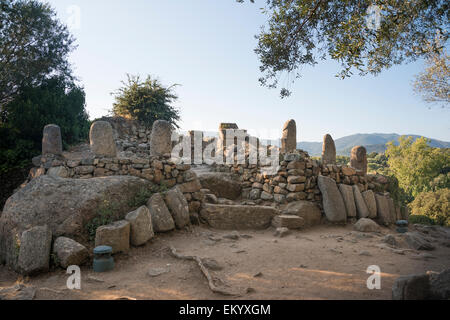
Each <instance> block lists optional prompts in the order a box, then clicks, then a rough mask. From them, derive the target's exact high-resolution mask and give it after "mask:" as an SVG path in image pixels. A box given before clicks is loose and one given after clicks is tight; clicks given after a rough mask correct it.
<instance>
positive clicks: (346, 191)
mask: <svg viewBox="0 0 450 320" xmlns="http://www.w3.org/2000/svg"><path fill="white" fill-rule="evenodd" d="M339 191H340V192H341V195H342V199H343V200H344V204H345V208H346V209H347V217H348V218H356V205H355V196H354V195H353V188H352V186H349V185H347V184H343V183H341V184H340V185H339Z"/></svg>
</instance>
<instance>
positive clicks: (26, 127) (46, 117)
mask: <svg viewBox="0 0 450 320" xmlns="http://www.w3.org/2000/svg"><path fill="white" fill-rule="evenodd" d="M4 108H5V110H6V112H8V115H9V116H8V121H7V122H3V123H0V136H1V137H2V139H0V164H1V165H0V173H2V172H7V171H9V170H11V169H14V168H17V167H22V166H23V165H25V164H27V163H29V162H30V160H31V157H33V156H35V155H38V154H40V151H41V142H42V130H43V128H44V126H45V125H47V124H50V123H54V124H57V125H59V126H60V128H61V135H62V140H63V143H64V146H65V147H67V146H68V145H71V144H75V143H78V142H80V141H83V140H86V139H87V137H88V133H89V126H90V122H89V117H88V114H87V113H86V109H85V94H84V91H83V88H81V87H79V86H77V85H76V84H74V83H73V82H72V81H68V80H67V79H64V78H62V77H54V78H51V79H47V80H45V81H44V82H43V83H42V84H41V85H40V86H39V87H24V88H22V90H21V93H20V94H19V95H18V96H17V97H16V98H15V99H14V100H13V101H11V102H9V103H8V104H7V105H6V106H5V107H4Z"/></svg>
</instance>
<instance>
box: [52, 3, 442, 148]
mask: <svg viewBox="0 0 450 320" xmlns="http://www.w3.org/2000/svg"><path fill="white" fill-rule="evenodd" d="M49 2H50V4H51V5H52V6H53V7H54V8H55V9H56V10H57V12H58V16H59V17H60V19H61V20H63V21H69V20H68V19H69V18H70V16H71V14H70V12H74V11H70V10H69V8H70V7H71V6H73V5H75V6H77V7H78V8H79V9H80V25H79V27H78V28H75V29H72V32H73V34H74V35H75V37H76V38H77V42H76V43H77V45H78V48H77V49H76V51H74V53H73V54H72V55H71V61H72V62H73V64H74V69H75V74H76V75H77V76H78V77H79V78H80V80H81V83H82V84H83V86H84V87H85V90H86V98H87V109H88V111H89V114H90V115H91V118H96V117H99V116H102V115H106V114H107V111H108V110H109V109H111V106H112V102H113V97H112V96H111V95H110V93H111V92H112V91H114V90H116V89H117V88H118V87H120V85H121V81H122V80H124V79H125V78H126V76H125V74H126V73H131V74H140V75H141V76H145V75H147V74H151V75H153V76H157V77H158V78H159V79H160V80H161V81H162V82H163V83H164V84H167V85H169V84H174V83H179V84H181V85H182V86H180V87H178V88H177V89H176V93H177V94H178V95H179V100H178V102H177V103H176V106H177V107H178V108H179V109H180V110H181V117H182V122H181V123H180V125H181V127H182V129H183V130H190V129H197V130H208V131H214V130H217V127H218V124H219V123H220V122H236V123H237V124H238V126H239V127H240V128H245V129H248V130H251V131H252V132H255V133H259V135H260V136H263V137H268V138H275V137H276V136H279V135H280V134H281V128H282V126H283V124H284V122H285V121H286V120H288V119H291V118H292V119H295V120H296V122H297V132H298V140H299V141H321V140H322V137H323V135H324V134H325V133H330V134H331V135H332V136H333V137H334V138H340V137H343V136H346V135H350V134H354V133H374V132H383V133H394V132H395V133H399V134H408V133H411V134H418V135H423V136H427V137H430V138H435V139H440V140H446V141H450V111H449V109H441V108H439V107H433V108H432V109H431V110H430V109H429V108H428V105H427V104H425V103H424V102H422V100H421V98H420V97H419V96H417V95H415V94H414V93H413V91H412V87H411V82H412V79H413V76H414V75H415V74H417V73H418V72H419V71H421V69H422V68H423V63H422V62H417V63H415V64H410V65H404V66H396V67H393V68H392V69H390V70H388V71H386V72H384V73H383V74H381V75H379V76H377V77H372V76H367V77H359V76H355V77H353V78H351V79H346V80H340V79H338V78H335V77H334V75H335V74H336V73H337V72H338V71H339V70H340V69H339V65H338V64H336V63H334V62H331V61H328V62H323V63H320V64H319V65H317V66H316V67H314V68H310V67H308V68H306V69H304V72H303V77H302V78H301V79H299V80H297V81H296V82H295V84H293V85H292V86H291V89H292V90H293V94H292V96H291V97H289V98H287V99H280V97H279V90H273V89H267V88H264V87H261V86H260V85H259V83H258V78H259V77H260V76H261V74H260V72H259V61H258V59H257V56H256V55H255V53H254V52H253V49H254V48H255V46H256V40H255V39H254V35H255V34H257V33H258V31H259V27H260V26H261V25H262V24H264V22H265V19H266V17H265V16H263V15H262V14H261V13H260V11H259V8H260V7H261V6H262V4H263V3H265V1H259V3H257V4H253V5H252V4H244V5H242V4H238V3H236V2H235V1H234V0H221V1H213V0H190V1H186V0H164V1H157V0H133V1H125V0H108V1H106V0H95V1H92V0H89V1H88V0H51V1H49ZM72 17H73V15H72ZM71 21H74V20H71Z"/></svg>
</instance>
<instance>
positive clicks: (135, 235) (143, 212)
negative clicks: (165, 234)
mask: <svg viewBox="0 0 450 320" xmlns="http://www.w3.org/2000/svg"><path fill="white" fill-rule="evenodd" d="M125 220H127V221H128V222H129V223H130V227H131V230H130V232H131V237H130V242H131V244H132V245H133V246H141V245H143V244H145V243H147V241H148V240H150V239H151V238H153V236H154V235H155V234H154V233H153V225H152V218H151V215H150V211H149V210H148V208H147V207H146V206H142V207H139V208H138V209H136V210H134V211H132V212H130V213H128V214H127V215H126V216H125Z"/></svg>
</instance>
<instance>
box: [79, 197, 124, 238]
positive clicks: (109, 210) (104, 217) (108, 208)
mask: <svg viewBox="0 0 450 320" xmlns="http://www.w3.org/2000/svg"><path fill="white" fill-rule="evenodd" d="M118 208H119V205H118V203H116V202H109V201H107V200H103V202H102V203H101V204H100V206H99V208H98V213H97V216H96V217H95V218H93V219H92V220H91V221H90V222H88V223H87V224H86V231H87V233H88V235H89V240H90V241H93V240H94V239H95V233H96V232H97V228H98V227H101V226H104V225H107V224H110V223H113V222H114V221H116V220H118V219H119V216H118Z"/></svg>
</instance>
